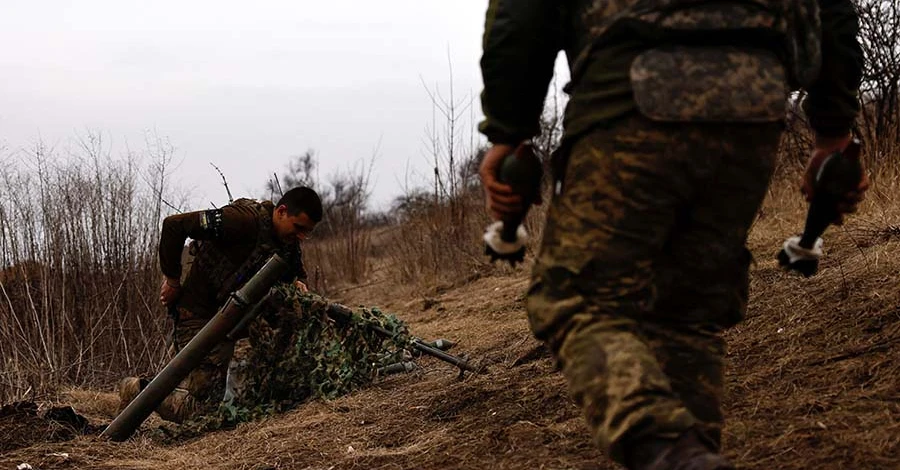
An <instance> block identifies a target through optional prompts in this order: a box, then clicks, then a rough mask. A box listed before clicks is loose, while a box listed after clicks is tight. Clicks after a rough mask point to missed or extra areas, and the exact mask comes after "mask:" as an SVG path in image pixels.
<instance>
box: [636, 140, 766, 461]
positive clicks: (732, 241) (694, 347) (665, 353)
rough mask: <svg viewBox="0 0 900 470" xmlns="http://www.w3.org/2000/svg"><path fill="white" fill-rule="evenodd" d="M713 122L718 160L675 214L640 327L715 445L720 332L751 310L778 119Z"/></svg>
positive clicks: (711, 143)
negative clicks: (753, 230)
mask: <svg viewBox="0 0 900 470" xmlns="http://www.w3.org/2000/svg"><path fill="white" fill-rule="evenodd" d="M716 127H717V129H711V130H710V131H709V138H708V139H707V141H706V143H705V144H704V143H700V144H698V145H700V146H706V149H705V151H706V152H708V153H710V154H718V155H721V162H720V163H719V164H718V165H715V166H714V167H713V168H712V170H713V172H712V173H711V174H710V178H709V181H708V183H707V184H705V185H703V189H702V190H701V191H699V192H698V193H697V195H696V197H695V198H694V202H693V203H692V204H691V205H690V207H689V208H688V209H686V210H685V211H684V212H683V213H682V214H681V215H680V216H679V217H678V219H677V220H676V224H675V227H674V228H673V234H672V237H671V238H670V239H669V241H668V242H667V244H666V246H665V248H664V250H663V253H662V255H661V256H660V258H659V259H658V261H657V266H658V268H657V270H656V284H657V288H658V299H657V303H656V308H655V309H654V311H653V313H652V315H653V316H654V317H655V320H654V321H653V322H649V323H645V324H644V329H643V331H644V334H645V335H646V336H647V337H648V338H649V339H650V344H651V345H652V347H653V350H654V352H655V353H656V354H655V355H656V357H657V358H658V359H659V361H660V363H661V364H662V366H663V370H664V371H665V372H666V375H667V376H668V377H669V379H670V383H671V385H672V389H673V390H674V391H675V393H676V394H677V395H678V396H679V397H680V398H681V399H682V401H683V402H684V404H685V406H687V408H688V409H689V410H690V411H691V413H692V414H693V415H694V416H695V417H696V418H697V419H698V420H699V421H700V422H701V423H702V425H701V426H700V428H701V429H702V430H703V432H704V434H705V435H706V436H707V437H708V438H710V440H712V441H713V442H714V443H715V445H716V447H717V448H718V447H719V445H720V441H721V428H722V424H723V423H722V421H723V418H722V411H721V402H722V396H723V393H724V355H725V344H724V341H723V340H722V338H721V336H720V334H719V333H720V332H721V331H722V330H724V329H725V328H728V327H730V326H732V325H734V324H736V323H737V322H739V321H740V320H741V319H742V318H743V316H744V313H745V311H746V305H747V294H748V292H747V291H748V281H749V280H748V269H749V264H750V260H751V255H750V252H749V251H748V250H747V249H746V248H745V242H746V238H747V232H748V231H749V229H750V227H751V225H752V223H753V221H754V220H755V218H756V214H757V212H758V210H759V207H760V205H761V204H762V201H763V198H764V197H765V193H766V190H767V188H768V185H769V180H770V178H771V175H772V171H773V168H774V161H775V155H776V152H777V147H778V140H779V136H780V134H781V125H780V124H778V123H773V124H756V125H748V124H743V125H738V126H728V125H720V126H716Z"/></svg>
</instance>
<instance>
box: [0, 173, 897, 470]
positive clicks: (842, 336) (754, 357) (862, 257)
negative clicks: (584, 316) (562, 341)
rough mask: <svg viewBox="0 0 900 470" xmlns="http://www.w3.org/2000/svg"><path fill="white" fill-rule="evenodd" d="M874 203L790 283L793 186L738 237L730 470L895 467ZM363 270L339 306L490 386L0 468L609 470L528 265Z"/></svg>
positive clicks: (779, 187) (412, 387)
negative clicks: (558, 366) (399, 325)
mask: <svg viewBox="0 0 900 470" xmlns="http://www.w3.org/2000/svg"><path fill="white" fill-rule="evenodd" d="M879 181H884V179H880V180H879ZM879 184H880V183H879ZM876 189H877V188H876ZM876 194H877V192H876ZM871 199H872V200H870V201H869V202H868V203H867V205H866V206H864V207H863V211H864V214H862V215H860V216H857V217H855V218H854V219H852V220H851V221H850V222H849V223H848V224H847V226H846V227H843V228H840V229H834V228H832V229H831V230H829V232H828V234H827V240H828V241H827V245H826V248H827V251H828V253H827V258H826V259H824V260H823V264H822V267H821V272H820V273H819V275H817V276H816V277H813V278H811V279H801V278H798V277H795V276H791V275H788V274H786V273H784V272H782V271H781V270H780V269H779V268H778V267H777V264H776V261H775V258H774V254H775V251H776V250H777V248H778V246H779V244H780V242H781V241H782V240H783V239H784V237H785V236H786V235H788V234H790V233H793V232H796V231H797V230H799V228H800V226H801V224H802V221H803V210H804V205H803V204H802V203H801V202H800V201H799V196H798V195H797V193H796V190H795V188H794V187H793V185H787V184H785V183H779V184H776V185H774V186H773V188H772V190H771V191H770V194H769V197H768V198H767V200H766V203H765V208H764V210H763V212H762V214H761V216H760V218H759V220H758V222H757V224H756V225H755V226H754V229H753V231H752V234H751V238H750V246H751V248H752V251H753V252H754V254H755V256H756V264H755V265H754V267H753V268H752V299H751V309H750V313H749V316H748V319H747V320H746V321H745V322H744V323H743V324H741V325H740V326H738V327H736V328H734V329H733V330H731V331H730V332H729V333H728V335H727V337H728V341H729V344H730V352H729V356H728V358H729V369H728V371H729V373H728V397H727V400H726V403H727V405H726V413H727V420H728V423H727V426H726V434H725V445H726V448H727V453H728V455H730V456H731V457H733V458H735V459H736V460H737V461H738V462H740V463H741V465H742V467H741V468H746V469H760V470H762V469H770V468H784V469H807V468H820V469H846V468H854V469H884V468H893V466H894V465H896V463H897V462H898V461H900V437H898V436H900V432H898V431H900V402H898V400H897V390H900V310H898V307H897V306H898V305H900V291H898V289H897V272H898V271H900V256H898V254H900V231H898V230H897V229H896V227H897V225H896V224H897V221H898V220H900V206H898V205H896V204H894V203H892V202H890V201H881V200H878V198H877V197H873V198H871ZM890 222H893V225H892V224H891V223H890ZM376 238H377V237H376ZM373 272H374V273H381V274H382V275H384V276H386V278H385V280H383V281H381V282H372V280H370V281H369V282H368V283H366V284H363V285H360V286H358V287H357V288H355V289H351V290H346V291H344V292H343V293H341V294H340V295H338V296H336V299H337V300H340V301H342V302H345V303H348V304H355V303H363V304H368V305H379V306H381V307H383V308H384V309H386V310H388V311H393V312H396V313H398V314H399V315H400V316H401V317H402V318H403V319H404V320H406V321H408V322H409V323H410V324H411V329H412V331H413V332H414V333H416V334H418V335H420V336H422V337H425V338H435V337H445V338H448V339H450V340H453V341H458V342H459V344H458V346H457V347H456V348H455V352H456V353H457V354H463V353H464V354H468V355H469V356H470V357H472V358H477V359H478V360H480V361H483V362H484V363H486V364H489V366H490V373H489V374H487V375H484V376H471V375H469V376H467V377H466V378H464V379H463V380H459V379H458V378H457V376H456V372H455V371H454V370H453V369H452V368H450V367H449V366H447V365H446V364H444V363H440V362H437V361H433V360H431V359H422V360H420V365H422V366H423V367H424V368H423V369H422V370H420V371H418V372H416V373H413V374H408V375H404V376H394V377H388V378H386V379H383V380H381V381H380V382H378V383H376V384H374V385H372V386H371V387H369V388H367V389H365V390H362V391H359V392H357V393H354V394H352V395H350V396H346V397H343V398H340V399H337V400H333V401H329V402H314V403H309V404H307V405H305V406H302V407H301V408H299V409H297V410H295V411H293V412H290V413H287V414H285V415H283V416H278V417H273V418H271V419H267V420H264V421H260V422H255V423H249V424H245V425H241V426H239V427H238V428H236V429H234V430H231V431H225V432H219V433H213V434H209V435H207V436H204V437H202V438H199V439H195V440H191V441H187V442H179V443H174V444H162V443H158V442H155V441H153V440H152V439H151V438H150V437H149V436H150V435H151V434H150V433H149V431H150V430H151V429H152V428H153V427H154V426H155V425H157V423H156V422H150V423H147V424H145V426H144V428H143V431H142V432H141V433H140V434H139V435H138V436H137V437H136V438H135V439H133V440H132V441H129V442H126V443H123V444H112V443H106V442H101V441H99V440H97V439H96V438H93V437H82V438H78V439H75V440H73V441H69V442H64V443H47V442H40V443H35V444H34V445H32V446H30V447H24V448H19V449H17V450H13V451H11V452H9V453H7V454H6V455H4V456H3V457H0V466H7V465H12V464H18V463H21V462H28V463H30V464H32V465H33V466H35V468H43V469H47V468H81V467H91V468H110V469H111V468H133V469H143V468H159V467H172V466H178V467H180V466H186V467H208V468H222V469H263V468H278V469H309V470H312V469H352V468H383V469H413V468H497V469H518V468H554V469H556V468H577V469H612V468H613V467H611V466H609V465H608V464H605V463H603V462H604V460H603V456H602V455H601V454H600V453H599V452H598V451H597V450H596V449H595V448H594V446H593V445H592V443H591V442H590V440H589V438H588V433H587V429H586V427H585V426H584V424H583V421H582V418H581V414H580V411H579V410H578V409H577V408H576V407H575V406H574V405H573V404H572V402H571V401H570V400H569V399H568V397H567V394H566V393H567V392H566V384H565V381H564V379H563V378H562V377H561V375H560V374H558V373H556V371H555V369H554V365H553V363H552V361H551V360H550V359H549V358H548V357H546V355H545V354H541V349H540V348H539V347H538V346H539V345H538V343H537V342H536V341H535V340H533V339H532V338H531V335H530V332H529V330H528V326H527V322H526V320H525V317H524V314H523V304H522V302H523V293H524V291H525V288H526V285H527V268H519V269H516V270H507V271H505V272H503V273H493V274H492V275H491V276H485V277H481V278H479V279H477V280H472V281H470V282H468V283H465V284H464V285H461V286H458V287H453V286H451V285H444V286H441V285H431V286H430V287H427V288H423V287H422V286H420V285H418V284H416V283H414V282H413V283H405V284H398V283H395V282H394V281H393V278H392V276H393V274H392V271H390V270H389V269H387V268H384V269H381V270H379V269H373ZM98 399H99V400H98ZM68 400H69V401H70V402H72V403H75V405H76V407H77V408H79V410H82V411H85V413H86V414H89V415H91V416H92V418H93V419H94V420H95V421H97V422H101V421H103V420H108V419H109V416H110V412H109V406H110V405H109V404H110V403H111V400H112V398H111V395H110V394H97V393H96V392H72V393H70V395H69V396H68ZM98 401H99V402H101V403H103V405H97V402H98ZM53 453H56V454H57V456H53ZM59 453H66V454H67V455H68V457H66V458H64V459H63V458H62V457H59V456H58V455H59Z"/></svg>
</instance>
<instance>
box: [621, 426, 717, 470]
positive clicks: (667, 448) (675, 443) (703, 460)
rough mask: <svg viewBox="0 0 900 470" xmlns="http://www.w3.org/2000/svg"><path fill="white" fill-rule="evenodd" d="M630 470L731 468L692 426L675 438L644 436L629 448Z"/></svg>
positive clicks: (713, 469) (710, 469)
mask: <svg viewBox="0 0 900 470" xmlns="http://www.w3.org/2000/svg"><path fill="white" fill-rule="evenodd" d="M626 466H627V467H628V468H629V469H630V470H735V467H734V465H733V464H731V463H730V462H729V461H728V460H727V459H726V458H725V457H723V456H722V455H720V454H719V453H717V452H716V451H715V447H714V446H713V445H712V443H711V442H709V440H708V439H706V438H705V437H704V436H703V435H702V434H701V433H700V432H699V431H697V430H696V429H695V428H691V429H690V430H688V431H686V432H684V433H683V434H682V435H681V436H679V437H678V438H677V439H674V440H671V439H647V440H643V441H640V442H637V443H635V445H634V446H633V447H631V448H630V449H629V452H628V456H627V460H626Z"/></svg>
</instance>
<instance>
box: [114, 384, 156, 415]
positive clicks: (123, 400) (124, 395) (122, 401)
mask: <svg viewBox="0 0 900 470" xmlns="http://www.w3.org/2000/svg"><path fill="white" fill-rule="evenodd" d="M148 383H150V381H149V380H147V379H145V378H143V377H125V378H124V379H122V380H120V381H119V386H118V389H119V412H120V413H121V412H122V410H124V409H125V407H126V406H128V404H129V403H131V400H134V399H135V397H137V396H138V394H140V393H141V390H143V389H144V387H146V386H147V384H148Z"/></svg>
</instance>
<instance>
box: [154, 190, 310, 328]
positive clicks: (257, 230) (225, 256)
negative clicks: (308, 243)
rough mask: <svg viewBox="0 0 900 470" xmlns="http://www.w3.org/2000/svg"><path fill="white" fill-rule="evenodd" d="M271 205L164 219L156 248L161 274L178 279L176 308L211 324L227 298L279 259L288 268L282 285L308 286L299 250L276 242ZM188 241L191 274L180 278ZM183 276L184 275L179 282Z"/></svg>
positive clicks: (244, 203)
mask: <svg viewBox="0 0 900 470" xmlns="http://www.w3.org/2000/svg"><path fill="white" fill-rule="evenodd" d="M273 208H274V206H273V204H272V203H271V202H269V201H264V202H262V203H257V202H255V201H251V200H248V199H239V200H237V201H235V202H234V203H232V204H229V205H227V206H224V207H222V208H221V209H214V210H208V211H197V212H188V213H185V214H177V215H172V216H169V217H166V219H165V220H164V221H163V226H162V234H161V236H160V243H159V263H160V268H161V270H162V272H163V274H164V275H165V276H166V277H170V278H181V279H183V281H182V288H181V296H180V298H179V300H178V308H179V309H184V310H187V311H189V312H191V313H192V314H194V315H197V316H199V317H201V318H211V317H212V316H213V315H215V313H216V312H217V311H218V309H219V307H221V305H222V304H223V303H224V301H225V300H226V299H227V295H228V294H230V292H231V291H232V290H234V289H237V288H239V287H240V286H241V285H243V283H244V282H246V281H247V280H248V279H249V278H250V277H251V276H252V275H253V274H254V273H255V272H256V270H258V269H259V268H260V267H262V264H263V263H264V262H265V260H266V259H268V257H269V256H271V255H272V254H273V253H276V252H277V253H279V254H280V255H281V256H282V257H283V258H284V259H285V260H286V261H288V263H289V264H290V265H291V269H290V270H289V272H288V274H287V275H286V276H285V278H284V279H283V281H285V282H288V281H291V280H294V279H296V280H300V281H304V282H306V271H305V269H304V268H303V261H302V253H301V250H300V244H299V243H297V244H294V245H292V246H286V245H284V244H282V243H281V242H280V241H278V239H277V238H276V237H274V233H273V229H272V211H273ZM188 238H191V239H193V241H192V242H191V247H190V254H189V256H188V257H187V258H189V259H192V262H191V263H190V268H189V269H188V270H187V272H186V273H182V259H183V258H182V253H183V251H184V244H185V241H186V240H187V239H188ZM182 274H185V275H184V276H182Z"/></svg>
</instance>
